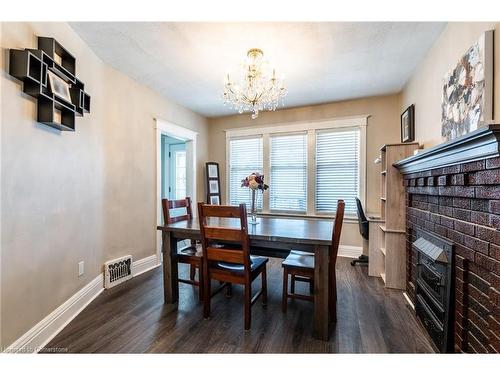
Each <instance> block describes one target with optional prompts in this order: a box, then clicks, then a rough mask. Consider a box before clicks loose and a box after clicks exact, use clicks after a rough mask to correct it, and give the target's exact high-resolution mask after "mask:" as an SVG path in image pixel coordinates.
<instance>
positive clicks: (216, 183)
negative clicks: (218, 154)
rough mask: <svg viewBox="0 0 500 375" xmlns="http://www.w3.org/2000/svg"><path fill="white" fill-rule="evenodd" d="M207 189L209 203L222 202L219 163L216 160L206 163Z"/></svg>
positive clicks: (207, 201)
mask: <svg viewBox="0 0 500 375" xmlns="http://www.w3.org/2000/svg"><path fill="white" fill-rule="evenodd" d="M205 191H206V203H207V204H217V205H219V204H221V202H222V196H221V189H220V173H219V163H216V162H214V161H209V162H207V163H205Z"/></svg>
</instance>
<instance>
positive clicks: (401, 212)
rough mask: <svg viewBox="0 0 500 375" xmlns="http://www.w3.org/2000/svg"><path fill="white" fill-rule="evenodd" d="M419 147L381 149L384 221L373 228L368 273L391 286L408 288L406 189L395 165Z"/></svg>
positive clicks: (382, 210)
mask: <svg viewBox="0 0 500 375" xmlns="http://www.w3.org/2000/svg"><path fill="white" fill-rule="evenodd" d="M418 147H419V146H418V143H397V144H390V145H389V144H388V145H384V146H382V148H381V149H380V160H381V163H380V213H381V220H382V222H380V223H378V224H379V225H376V226H375V225H374V226H373V228H372V227H371V228H370V246H369V249H370V253H369V257H370V263H369V265H368V274H369V275H370V276H378V277H381V278H382V281H383V282H384V284H385V286H386V287H388V288H396V289H405V287H406V286H405V282H406V242H405V241H406V234H405V233H406V215H405V192H404V187H403V176H402V175H401V174H400V173H399V171H398V169H396V168H395V167H393V164H394V163H395V162H397V161H399V160H401V159H404V158H406V157H408V156H411V155H413V153H414V151H415V150H416V149H418ZM372 240H373V241H374V242H373V243H372Z"/></svg>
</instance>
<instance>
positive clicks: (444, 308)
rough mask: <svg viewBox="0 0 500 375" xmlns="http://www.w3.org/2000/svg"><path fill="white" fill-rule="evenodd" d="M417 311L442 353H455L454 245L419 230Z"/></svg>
mask: <svg viewBox="0 0 500 375" xmlns="http://www.w3.org/2000/svg"><path fill="white" fill-rule="evenodd" d="M415 236H416V238H417V239H416V240H415V242H413V248H414V250H415V252H416V254H417V274H416V290H415V297H416V301H415V310H416V312H417V316H418V317H419V318H420V320H421V322H422V323H423V325H424V327H425V328H426V330H427V332H428V333H429V335H430V337H431V338H432V341H433V342H434V344H435V345H436V347H437V349H438V350H439V351H440V352H441V353H450V352H453V316H454V303H453V302H454V301H453V298H454V297H453V290H454V279H453V278H454V275H453V244H452V243H451V242H449V241H447V240H446V239H445V238H442V237H440V236H437V235H434V234H432V233H430V232H428V231H425V230H422V229H417V230H416V233H415Z"/></svg>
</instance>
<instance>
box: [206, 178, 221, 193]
mask: <svg viewBox="0 0 500 375" xmlns="http://www.w3.org/2000/svg"><path fill="white" fill-rule="evenodd" d="M208 192H209V194H219V181H218V180H210V181H208Z"/></svg>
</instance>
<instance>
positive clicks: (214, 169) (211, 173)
mask: <svg viewBox="0 0 500 375" xmlns="http://www.w3.org/2000/svg"><path fill="white" fill-rule="evenodd" d="M207 175H208V178H219V164H217V163H207Z"/></svg>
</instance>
